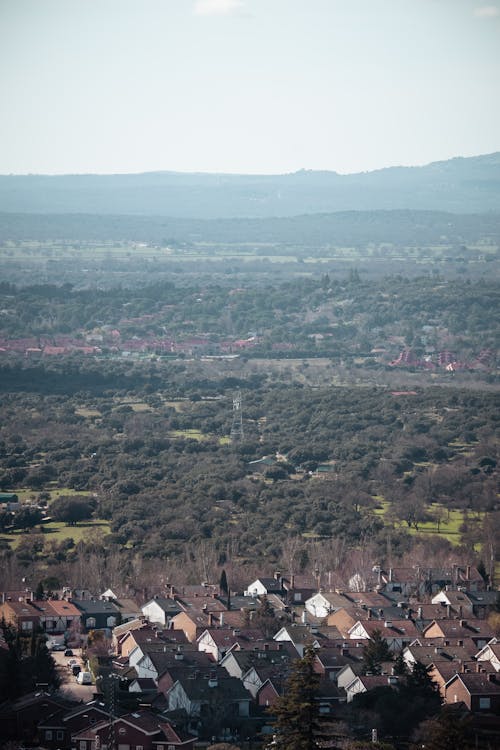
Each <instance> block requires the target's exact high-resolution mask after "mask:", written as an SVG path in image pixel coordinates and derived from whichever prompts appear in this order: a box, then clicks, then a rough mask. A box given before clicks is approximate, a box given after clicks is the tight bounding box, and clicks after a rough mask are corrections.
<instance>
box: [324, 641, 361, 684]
mask: <svg viewBox="0 0 500 750" xmlns="http://www.w3.org/2000/svg"><path fill="white" fill-rule="evenodd" d="M362 656H363V655H362V653H361V654H359V650H358V653H356V649H347V648H339V647H338V646H332V647H330V648H328V647H323V648H321V649H320V650H319V651H318V652H317V653H316V656H315V658H314V671H315V672H317V673H318V674H320V675H321V676H322V677H325V678H327V679H329V680H331V681H332V682H337V679H338V675H339V674H340V672H342V671H343V670H344V669H345V667H347V666H354V665H358V664H361V663H362Z"/></svg>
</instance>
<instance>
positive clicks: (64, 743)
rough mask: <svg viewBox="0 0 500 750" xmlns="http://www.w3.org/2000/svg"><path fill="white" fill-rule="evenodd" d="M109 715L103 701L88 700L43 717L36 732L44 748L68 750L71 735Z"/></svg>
mask: <svg viewBox="0 0 500 750" xmlns="http://www.w3.org/2000/svg"><path fill="white" fill-rule="evenodd" d="M108 716H109V713H108V711H107V710H106V709H105V707H104V704H103V703H99V702H98V701H95V700H94V701H90V702H88V703H84V704H79V705H78V706H77V707H76V708H73V709H71V710H69V711H68V710H67V709H60V710H59V711H57V712H55V713H52V714H50V715H49V716H46V717H44V718H43V719H42V720H41V721H40V722H39V724H38V734H39V737H40V740H41V742H42V744H43V747H44V748H47V749H48V750H59V749H60V750H63V749H64V750H69V748H70V747H71V735H72V734H74V733H75V732H77V731H79V730H81V729H84V728H86V727H88V726H89V725H92V724H97V723H98V722H100V721H103V720H104V719H106V718H107V717H108Z"/></svg>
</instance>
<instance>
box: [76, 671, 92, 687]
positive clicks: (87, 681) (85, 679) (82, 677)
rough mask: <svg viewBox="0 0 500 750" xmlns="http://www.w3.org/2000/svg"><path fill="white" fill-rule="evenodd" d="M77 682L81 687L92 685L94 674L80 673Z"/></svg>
mask: <svg viewBox="0 0 500 750" xmlns="http://www.w3.org/2000/svg"><path fill="white" fill-rule="evenodd" d="M76 681H77V682H78V684H79V685H92V674H91V673H90V672H78V674H77V675H76Z"/></svg>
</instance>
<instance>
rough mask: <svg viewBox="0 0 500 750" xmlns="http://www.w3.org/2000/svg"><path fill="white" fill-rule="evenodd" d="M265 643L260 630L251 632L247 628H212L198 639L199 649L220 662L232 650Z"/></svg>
mask: <svg viewBox="0 0 500 750" xmlns="http://www.w3.org/2000/svg"><path fill="white" fill-rule="evenodd" d="M258 640H260V641H261V642H263V640H264V633H263V632H262V631H261V630H259V629H254V630H250V629H248V628H245V630H243V631H241V630H239V629H234V630H229V629H227V628H218V629H215V628H210V629H206V630H204V631H203V633H202V634H201V635H200V636H199V638H198V648H199V650H200V651H205V653H207V654H209V655H210V656H211V657H212V658H213V660H214V661H216V662H220V661H221V659H222V658H223V657H224V656H225V655H226V653H227V652H228V651H231V650H232V649H235V648H236V649H238V648H245V647H248V646H249V645H251V644H252V643H256V642H257V641H258Z"/></svg>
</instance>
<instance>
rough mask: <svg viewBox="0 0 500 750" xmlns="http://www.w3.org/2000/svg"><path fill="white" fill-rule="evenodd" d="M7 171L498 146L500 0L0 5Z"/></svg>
mask: <svg viewBox="0 0 500 750" xmlns="http://www.w3.org/2000/svg"><path fill="white" fill-rule="evenodd" d="M0 96H1V103H2V108H1V109H2V114H1V117H0V143H1V149H0V173H2V174H6V173H27V172H33V173H41V172H42V173H54V174H55V173H81V172H100V173H103V172H141V171H150V170H177V171H203V172H208V171H210V172H245V173H281V172H292V171H295V170H297V169H301V168H305V169H331V170H336V171H339V172H356V171H364V170H371V169H376V168H379V167H384V166H390V165H397V164H405V165H410V164H424V163H427V162H430V161H436V160H440V159H447V158H450V157H452V156H471V155H475V154H481V153H490V152H492V151H500V0H485V1H484V2H482V1H481V0H0Z"/></svg>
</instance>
